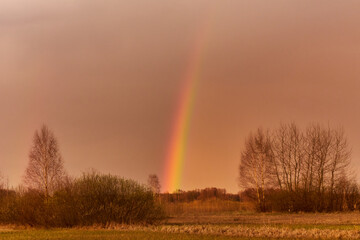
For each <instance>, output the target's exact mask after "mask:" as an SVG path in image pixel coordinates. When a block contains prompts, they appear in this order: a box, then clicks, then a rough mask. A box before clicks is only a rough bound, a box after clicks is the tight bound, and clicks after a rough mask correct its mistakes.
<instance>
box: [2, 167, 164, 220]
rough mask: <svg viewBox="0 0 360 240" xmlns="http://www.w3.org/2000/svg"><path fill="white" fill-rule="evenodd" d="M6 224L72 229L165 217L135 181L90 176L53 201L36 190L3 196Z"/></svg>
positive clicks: (58, 192) (70, 184) (58, 193)
mask: <svg viewBox="0 0 360 240" xmlns="http://www.w3.org/2000/svg"><path fill="white" fill-rule="evenodd" d="M0 201H1V206H0V221H1V222H2V223H15V224H27V225H31V226H47V227H55V226H56V227H71V226H76V225H92V224H103V225H105V224H107V223H110V222H115V223H126V224H133V223H154V222H156V221H159V220H161V219H162V218H163V217H164V213H163V211H162V209H161V208H160V206H159V204H158V201H157V200H156V199H155V196H154V194H153V193H152V192H151V191H150V190H149V189H148V188H147V187H145V186H142V185H140V184H138V183H137V182H135V181H133V180H127V179H123V178H120V177H117V176H112V175H103V174H98V173H87V174H84V175H83V176H82V177H80V178H78V179H75V180H73V181H68V182H67V184H65V185H64V186H62V187H61V188H59V189H58V190H56V191H55V192H54V194H53V195H52V196H51V197H50V198H48V199H47V198H46V197H45V196H44V194H42V193H41V192H39V191H35V190H27V191H20V190H19V191H16V192H14V191H9V192H7V193H6V194H1V196H0Z"/></svg>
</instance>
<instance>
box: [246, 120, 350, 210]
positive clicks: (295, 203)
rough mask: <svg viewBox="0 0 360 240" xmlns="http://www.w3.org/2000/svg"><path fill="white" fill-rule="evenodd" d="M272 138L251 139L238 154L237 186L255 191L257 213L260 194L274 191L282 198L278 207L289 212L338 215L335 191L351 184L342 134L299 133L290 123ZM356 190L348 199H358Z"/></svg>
mask: <svg viewBox="0 0 360 240" xmlns="http://www.w3.org/2000/svg"><path fill="white" fill-rule="evenodd" d="M272 133H273V134H271V135H269V134H268V132H264V131H262V130H261V129H259V130H258V131H257V132H256V133H255V134H251V135H250V137H248V138H247V140H246V142H245V150H244V151H243V152H242V154H241V163H240V183H241V186H242V187H245V188H252V189H254V190H255V192H256V194H257V201H258V204H259V205H260V206H261V207H260V209H261V210H263V207H264V206H265V205H264V202H265V194H264V192H266V191H268V190H270V189H273V190H275V191H274V192H277V193H279V194H281V195H279V196H281V197H279V198H278V199H281V204H278V206H280V205H281V206H282V208H284V209H285V207H286V210H289V211H325V210H327V211H335V210H340V209H341V207H339V206H342V205H341V204H339V201H340V200H339V196H340V195H341V194H340V195H339V186H340V185H341V186H343V185H344V182H351V181H345V180H344V179H345V178H344V176H345V177H346V179H349V177H350V179H351V173H350V171H349V165H350V156H351V151H350V149H349V146H348V142H347V139H346V136H345V133H344V131H343V129H342V128H338V129H332V128H330V126H322V125H320V124H310V125H308V127H307V128H306V130H305V131H302V130H301V129H300V128H299V127H298V126H297V125H296V124H295V123H290V124H282V125H280V127H279V128H277V129H275V131H273V132H272ZM354 189H355V188H352V190H351V191H352V192H351V191H350V190H349V191H348V192H347V193H346V194H345V195H346V196H347V198H350V197H349V196H350V195H351V194H352V195H351V196H357V195H356V194H357V192H356V191H355V190H354ZM268 192H269V191H268ZM350 192H351V194H350ZM345 195H344V196H345ZM341 196H343V195H341ZM343 198H344V197H342V198H341V199H343ZM349 201H350V200H349ZM349 201H348V202H349ZM351 201H353V200H351ZM351 201H350V202H351ZM348 205H349V206H351V204H348ZM349 208H350V207H349ZM352 208H355V207H352Z"/></svg>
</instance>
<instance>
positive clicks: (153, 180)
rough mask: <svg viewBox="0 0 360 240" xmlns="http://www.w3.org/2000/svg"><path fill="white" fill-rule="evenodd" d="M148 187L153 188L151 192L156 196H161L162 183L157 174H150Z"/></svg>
mask: <svg viewBox="0 0 360 240" xmlns="http://www.w3.org/2000/svg"><path fill="white" fill-rule="evenodd" d="M148 185H149V187H150V188H151V191H153V193H155V194H159V193H160V188H161V186H160V181H159V178H158V176H157V175H156V174H150V175H149V177H148Z"/></svg>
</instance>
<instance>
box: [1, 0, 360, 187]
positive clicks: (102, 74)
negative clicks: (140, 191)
mask: <svg viewBox="0 0 360 240" xmlns="http://www.w3.org/2000/svg"><path fill="white" fill-rule="evenodd" d="M209 9H210V10H209ZM359 13H360V2H359V1H350V0H349V1H302V0H301V1H267V0H263V1H257V0H248V1H245V0H221V1H219V0H217V1H211V0H196V1H194V0H177V1H175V0H154V1H149V0H122V1H119V0H107V1H101V0H62V1H55V0H32V1H28V0H2V1H0V170H1V172H2V174H3V175H4V176H6V177H8V178H9V183H10V184H11V185H13V186H15V185H17V184H19V183H20V182H21V179H22V175H23V173H24V170H25V168H26V165H27V161H28V153H29V150H30V146H31V144H32V138H33V134H34V131H35V130H36V129H39V128H40V127H41V125H42V124H43V123H45V124H47V125H48V126H49V127H50V128H51V129H52V130H53V131H54V133H55V135H56V137H57V138H58V140H59V144H60V150H61V152H62V155H63V157H64V161H65V167H66V169H67V170H68V172H69V173H71V174H72V175H75V176H78V175H79V174H81V172H82V171H86V170H88V169H90V168H95V169H97V170H99V171H101V172H106V173H108V172H109V173H113V174H118V175H121V176H124V177H127V178H133V179H135V180H138V181H140V182H143V183H145V182H146V179H147V176H148V175H149V174H152V173H155V174H158V176H159V177H160V182H161V181H164V179H163V177H164V176H163V169H164V165H165V156H166V153H167V150H168V148H169V141H170V137H171V127H172V124H173V123H172V121H173V117H174V114H175V113H176V110H177V109H176V106H177V105H178V99H179V95H180V92H181V91H180V87H181V86H182V84H183V81H184V74H185V73H186V69H187V67H188V64H189V61H190V57H191V51H192V49H193V45H194V41H195V39H196V35H197V33H198V31H200V30H201V29H199V26H201V23H202V22H203V21H209V26H208V28H209V29H208V34H207V36H206V48H205V50H204V52H203V56H202V59H203V61H202V63H201V76H202V77H201V79H200V81H199V86H198V90H197V93H196V96H195V105H194V110H193V115H192V119H191V128H190V129H191V131H190V135H189V139H188V154H187V158H186V160H185V169H184V172H183V183H182V188H183V189H185V190H190V189H195V188H204V187H220V188H226V189H227V190H228V191H229V192H237V191H238V190H239V187H238V184H237V177H238V165H239V161H240V151H241V149H242V147H243V143H244V140H245V137H246V136H247V135H248V134H249V133H250V131H253V130H255V129H256V128H257V127H259V126H263V127H264V128H274V127H276V126H278V125H279V124H280V122H283V123H286V122H289V121H295V122H297V123H298V124H299V125H301V126H305V125H306V124H307V123H309V122H320V123H324V124H327V123H330V124H331V125H332V126H338V125H342V126H344V129H345V131H346V134H347V136H348V139H349V142H350V145H351V146H352V153H353V154H352V159H353V160H352V161H353V166H354V170H356V171H357V170H358V169H360V161H359V158H360V144H359V143H360V114H359V113H360V112H359V109H360V95H359V91H360V27H359V26H360V14H359ZM209 15H210V16H209ZM358 175H360V174H358Z"/></svg>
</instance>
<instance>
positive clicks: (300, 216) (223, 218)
mask: <svg viewBox="0 0 360 240" xmlns="http://www.w3.org/2000/svg"><path fill="white" fill-rule="evenodd" d="M168 223H170V224H261V225H264V224H266V225H273V224H283V225H284V224H285V225H293V224H297V225H299V224H300V225H301V224H306V225H319V224H325V225H344V224H346V225H358V224H360V213H358V212H353V213H297V214H295V213H293V214H286V213H285V214H284V213H254V212H233V213H228V214H217V215H216V214H184V215H181V216H176V217H172V218H170V219H169V220H168Z"/></svg>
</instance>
